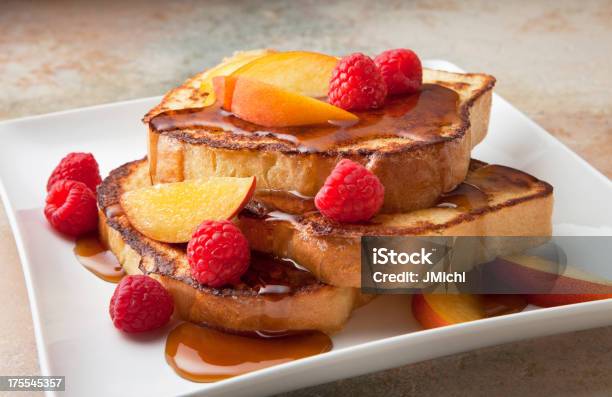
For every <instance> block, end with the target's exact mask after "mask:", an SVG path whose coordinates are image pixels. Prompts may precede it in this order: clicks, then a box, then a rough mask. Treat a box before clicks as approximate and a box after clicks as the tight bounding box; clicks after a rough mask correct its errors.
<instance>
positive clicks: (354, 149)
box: [98, 50, 553, 334]
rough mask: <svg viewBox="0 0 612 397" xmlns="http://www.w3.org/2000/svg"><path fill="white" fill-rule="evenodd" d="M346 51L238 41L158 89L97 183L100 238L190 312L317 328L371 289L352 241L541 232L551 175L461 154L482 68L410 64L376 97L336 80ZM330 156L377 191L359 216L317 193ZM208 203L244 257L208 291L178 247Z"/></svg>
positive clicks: (338, 325) (487, 89) (258, 327)
mask: <svg viewBox="0 0 612 397" xmlns="http://www.w3.org/2000/svg"><path fill="white" fill-rule="evenodd" d="M389 59H390V60H389ZM351 61H352V62H354V63H353V64H351V65H348V66H346V65H345V66H346V69H343V70H340V71H339V70H338V68H339V63H341V62H344V59H340V58H337V57H333V56H329V55H325V54H318V53H311V52H302V51H289V52H276V51H271V50H257V51H247V52H240V53H237V54H235V55H234V56H232V57H230V58H227V59H225V60H224V61H223V62H222V63H220V64H219V65H217V66H215V67H213V68H211V69H209V70H207V71H204V72H202V73H199V74H196V75H195V76H193V77H192V78H190V79H188V80H187V81H186V82H185V83H184V84H183V85H181V86H180V87H177V88H175V89H172V90H171V91H170V92H168V93H167V94H166V95H165V96H164V98H163V100H162V101H161V103H160V104H159V105H157V106H156V107H155V108H153V109H152V110H151V111H149V112H148V113H147V114H146V115H145V117H144V123H145V124H146V125H147V127H148V156H147V158H145V159H141V160H136V161H133V162H130V163H127V164H125V165H123V166H121V167H119V168H117V169H115V170H114V171H112V172H111V173H110V175H109V176H108V177H107V178H106V179H105V180H104V181H103V183H102V184H101V185H100V187H99V188H98V206H99V210H100V214H101V222H100V234H101V236H102V238H103V240H104V241H105V242H106V244H107V245H108V247H109V249H110V250H112V252H113V253H114V254H115V255H116V256H117V258H118V259H119V261H120V263H121V264H122V266H123V267H124V269H125V270H126V272H127V273H128V274H140V273H144V274H147V275H149V276H151V277H153V278H155V279H156V280H158V281H159V282H161V283H162V284H163V285H164V287H166V289H167V290H168V291H169V292H170V293H171V295H172V297H173V299H174V304H175V308H176V310H177V312H178V314H179V315H180V316H181V317H182V318H183V319H185V320H188V321H191V322H194V323H199V324H205V325H208V326H211V327H215V328H219V329H224V330H228V331H233V332H252V331H271V332H275V331H302V330H319V331H322V332H325V333H328V334H331V333H335V332H338V331H340V330H341V329H342V327H343V326H344V325H345V324H346V322H347V321H348V319H349V318H350V316H351V313H352V311H353V310H355V309H356V308H358V307H360V306H362V305H365V304H367V303H369V302H370V301H371V300H372V299H373V298H374V297H373V296H372V295H367V294H362V293H361V291H360V286H361V268H360V266H361V252H360V240H361V237H362V236H437V235H440V236H547V235H550V234H551V217H552V207H553V196H552V187H551V186H550V185H549V184H547V183H546V182H543V181H541V180H538V179H537V178H535V177H533V176H531V175H528V174H526V173H524V172H521V171H519V170H516V169H512V168H509V167H505V166H503V165H492V164H486V163H484V162H481V161H478V160H475V159H472V158H471V151H472V149H473V148H474V147H475V146H476V145H477V144H479V143H480V142H481V141H483V139H484V138H485V137H486V134H487V129H488V122H489V114H490V110H491V99H492V90H493V87H494V85H495V79H494V78H493V77H492V76H489V75H486V74H473V73H451V72H446V71H438V70H431V69H427V68H422V70H421V73H422V74H421V75H419V77H420V78H421V81H419V82H418V83H419V84H418V85H417V86H416V88H414V87H413V88H412V89H411V90H410V91H409V92H407V91H406V92H404V94H396V93H394V92H393V90H392V89H391V88H392V87H391V86H389V88H388V89H385V90H384V91H385V92H384V94H385V95H384V96H381V97H380V98H382V100H380V98H378V97H376V96H377V95H379V94H380V92H377V91H376V90H374V89H370V88H371V87H367V88H368V90H366V89H365V88H363V87H356V88H355V87H351V86H350V84H353V83H354V81H357V80H359V79H358V77H359V78H363V75H358V76H357V77H355V78H354V79H353V77H352V76H350V73H357V72H359V70H358V71H355V70H356V69H358V68H359V67H360V68H363V69H362V70H361V71H363V70H366V71H367V70H368V69H367V67H369V66H368V65H366V66H363V65H364V63H363V62H362V61H363V60H361V59H351ZM385 61H387V62H388V63H389V62H390V63H392V61H396V60H395V59H394V58H392V57H388V58H386V59H385ZM360 62H361V63H360ZM419 68H420V64H419ZM342 73H344V75H343V74H342ZM364 73H365V72H364ZM383 77H386V76H383ZM334 78H336V79H345V81H343V82H341V83H338V84H337V86H333V87H331V86H332V85H333V84H334V82H333V79H334ZM366 80H367V79H366ZM366 80H363V81H366ZM374 80H375V79H374ZM374 80H372V81H374ZM330 81H331V82H332V83H331V84H330ZM366 83H367V84H369V82H368V81H366ZM366 83H364V84H366ZM355 84H356V83H355ZM372 84H374V83H372ZM353 88H354V89H355V90H354V91H351V89H353ZM361 88H363V89H361ZM331 89H343V90H345V91H346V92H343V93H342V94H344V96H341V97H336V96H334V97H332V95H331V93H330V90H331ZM364 93H365V94H364ZM353 94H354V95H356V97H355V98H352V97H351V95H353ZM366 94H367V95H370V97H369V98H366V99H368V100H370V102H368V103H369V105H368V104H366V105H364V103H365V102H363V101H362V102H359V101H361V100H362V99H363V98H361V97H358V96H359V95H366ZM353 99H354V100H353ZM351 100H353V101H352V102H351ZM143 144H144V142H143ZM343 160H350V163H351V164H354V167H360V168H359V169H360V170H361V169H362V168H365V170H364V171H363V172H364V173H365V172H367V175H373V178H375V179H376V180H377V183H379V184H380V185H382V187H383V188H384V195H382V196H380V200H379V201H380V202H379V203H377V204H376V210H375V212H374V213H373V214H371V215H369V216H368V217H367V219H366V218H362V219H361V218H360V219H353V220H350V221H346V219H348V218H342V217H338V216H335V215H334V214H337V213H338V211H340V212H342V211H349V210H351V209H354V210H355V211H358V210H361V207H360V205H361V204H355V203H354V202H352V203H351V204H350V205H349V204H346V203H345V204H344V207H343V205H339V206H337V208H336V209H335V210H334V211H336V212H328V211H327V209H325V210H324V209H323V207H322V204H320V203H321V202H322V200H319V198H320V195H322V194H325V193H328V191H329V189H330V188H329V186H331V185H330V183H331V182H330V178H331V177H330V175H332V174H334V172H336V171H337V167H338V165H339V163H340V162H341V161H343ZM334 186H335V185H334ZM326 189H327V190H326ZM139 192H143V193H142V194H141V193H139ZM160 192H161V193H160ZM164 192H165V193H164ZM350 199H351V198H350V197H349V199H348V200H350ZM368 205H369V202H368ZM364 206H366V204H364ZM349 207H350V208H349ZM358 207H359V208H358ZM355 208H356V209H355ZM220 209H223V210H220ZM218 214H224V215H223V216H222V218H224V219H225V220H230V221H232V222H233V223H234V224H235V225H236V226H237V227H238V228H239V229H240V231H241V232H242V234H243V235H244V236H245V237H246V240H247V241H248V244H249V247H250V250H251V254H250V263H249V266H248V268H247V269H246V271H245V272H244V273H243V274H242V275H241V276H240V277H239V278H238V279H234V280H232V281H231V282H227V283H225V284H224V285H220V286H219V285H214V286H212V285H207V284H206V283H202V282H200V281H198V279H197V278H196V277H194V275H193V272H192V266H190V262H189V258H188V255H187V246H188V243H189V239H190V236H191V235H192V234H193V233H194V231H195V228H197V226H198V224H199V223H201V222H202V221H205V220H208V219H207V218H208V217H214V216H217V215H218ZM406 310H410V308H409V307H406Z"/></svg>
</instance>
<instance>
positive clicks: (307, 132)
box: [150, 84, 460, 152]
mask: <svg viewBox="0 0 612 397" xmlns="http://www.w3.org/2000/svg"><path fill="white" fill-rule="evenodd" d="M458 103H459V95H458V94H457V92H455V91H454V90H452V89H449V88H446V87H443V86H441V85H438V84H424V85H423V86H422V88H421V91H419V92H418V93H416V94H413V95H409V96H398V97H391V98H389V99H388V100H387V102H386V103H385V106H384V107H383V108H382V109H376V110H370V111H365V112H355V114H356V115H357V116H358V117H359V122H358V123H357V124H354V125H351V126H337V125H332V124H324V125H316V126H298V127H290V128H287V127H284V128H271V127H262V126H259V125H256V124H253V123H249V122H247V121H244V120H241V119H239V118H238V117H236V116H234V115H232V114H230V113H228V112H225V111H223V110H222V109H221V108H220V106H219V105H218V104H216V105H213V106H210V107H206V108H195V109H180V110H168V111H166V112H163V113H160V114H159V115H157V116H155V117H153V119H151V121H150V126H151V127H152V129H153V130H154V131H156V132H158V133H160V132H164V131H173V130H183V129H195V130H197V129H200V130H205V131H209V132H219V133H222V132H230V133H233V134H235V135H247V136H253V135H255V136H257V137H270V136H271V137H275V138H277V139H279V140H281V141H284V142H286V143H287V144H288V145H289V146H290V147H293V148H296V149H297V150H298V151H301V152H325V151H328V150H330V149H334V148H336V147H338V146H344V145H348V144H351V143H355V142H360V141H363V140H367V139H373V138H383V137H394V138H403V139H408V140H410V141H414V142H417V143H418V142H422V141H426V142H430V143H434V142H440V141H443V140H445V139H446V138H445V137H443V136H440V133H439V131H440V128H443V127H446V126H449V125H453V124H458V123H459V122H460V115H459V111H458ZM270 111H273V109H271V110H270ZM195 138H197V135H196V136H195Z"/></svg>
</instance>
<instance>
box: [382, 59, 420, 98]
mask: <svg viewBox="0 0 612 397" xmlns="http://www.w3.org/2000/svg"><path fill="white" fill-rule="evenodd" d="M374 62H375V63H376V66H378V70H380V73H381V74H382V76H383V78H384V80H385V83H386V84H387V91H389V95H397V94H411V93H414V92H417V91H419V89H420V88H421V84H422V83H423V68H422V67H421V60H420V59H419V57H418V56H417V54H415V53H414V52H413V51H411V50H408V49H404V48H400V49H397V50H387V51H385V52H383V53H382V54H380V55H379V56H377V57H376V59H374Z"/></svg>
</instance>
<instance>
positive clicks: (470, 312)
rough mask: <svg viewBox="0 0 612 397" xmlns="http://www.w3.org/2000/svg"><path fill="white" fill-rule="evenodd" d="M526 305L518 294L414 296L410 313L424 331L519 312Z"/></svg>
mask: <svg viewBox="0 0 612 397" xmlns="http://www.w3.org/2000/svg"><path fill="white" fill-rule="evenodd" d="M525 306H527V302H526V300H525V298H524V297H523V296H521V295H468V294H462V295H443V294H417V295H414V296H413V297H412V314H413V315H414V317H415V318H416V319H417V321H418V322H419V323H420V324H421V325H422V326H423V327H424V328H427V329H430V328H437V327H443V326H446V325H452V324H459V323H464V322H467V321H474V320H480V319H483V318H487V317H493V316H499V315H503V314H509V313H517V312H520V311H522V310H523V309H524V308H525Z"/></svg>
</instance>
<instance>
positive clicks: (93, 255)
mask: <svg viewBox="0 0 612 397" xmlns="http://www.w3.org/2000/svg"><path fill="white" fill-rule="evenodd" d="M74 255H75V256H76V258H77V260H78V261H79V262H80V263H81V264H82V265H83V267H85V269H87V270H89V271H90V272H92V273H93V274H95V275H96V276H98V277H99V278H101V279H102V280H104V281H108V282H110V283H118V282H119V281H120V280H121V279H122V278H123V276H125V271H124V270H123V268H122V267H121V265H120V264H119V263H118V262H117V259H116V258H115V256H114V255H113V254H112V252H110V251H109V250H108V249H107V248H106V247H105V246H104V244H103V243H102V242H101V241H100V239H99V238H98V236H97V235H93V234H91V235H86V236H83V237H79V238H78V239H77V241H76V244H75V246H74Z"/></svg>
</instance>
